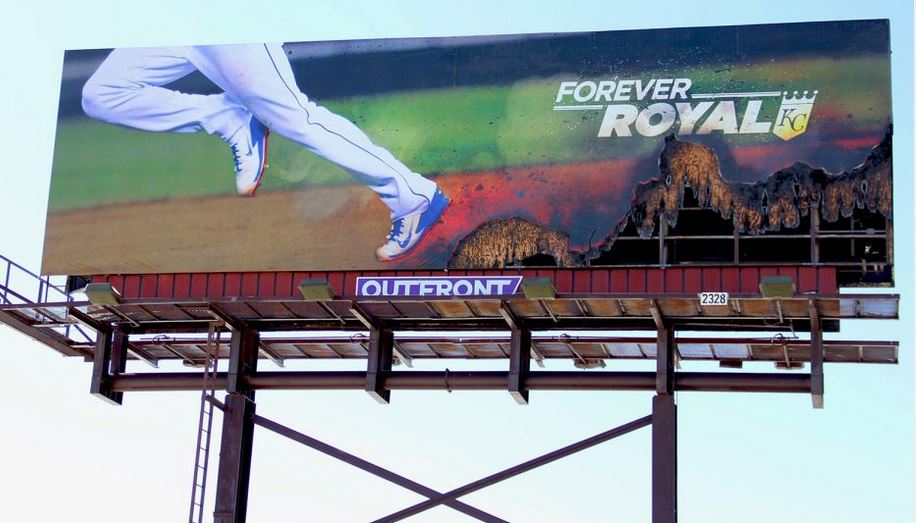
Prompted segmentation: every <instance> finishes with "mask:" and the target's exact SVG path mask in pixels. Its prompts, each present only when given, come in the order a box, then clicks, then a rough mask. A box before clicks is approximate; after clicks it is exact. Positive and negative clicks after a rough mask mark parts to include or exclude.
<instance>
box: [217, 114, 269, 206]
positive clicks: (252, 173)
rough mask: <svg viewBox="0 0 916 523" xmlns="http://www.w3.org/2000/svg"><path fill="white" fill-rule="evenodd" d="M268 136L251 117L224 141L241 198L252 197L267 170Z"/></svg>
mask: <svg viewBox="0 0 916 523" xmlns="http://www.w3.org/2000/svg"><path fill="white" fill-rule="evenodd" d="M269 136H270V129H268V128H267V127H265V126H264V125H263V124H262V123H261V122H259V121H258V119H257V118H255V117H253V116H252V117H251V121H250V122H249V123H248V125H244V126H242V128H241V129H239V130H238V131H236V132H235V134H233V135H232V136H230V137H229V138H227V139H226V142H227V143H228V144H229V148H230V149H232V157H233V161H234V162H235V187H236V189H237V190H238V193H239V195H241V196H254V193H255V191H257V190H258V186H259V185H261V180H262V179H263V178H264V170H265V169H266V168H267V139H268V137H269Z"/></svg>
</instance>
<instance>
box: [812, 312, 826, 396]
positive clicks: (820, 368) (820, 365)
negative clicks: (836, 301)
mask: <svg viewBox="0 0 916 523" xmlns="http://www.w3.org/2000/svg"><path fill="white" fill-rule="evenodd" d="M808 316H809V317H810V319H811V405H812V406H813V407H814V408H815V409H822V408H824V334H823V330H822V328H821V318H820V315H819V314H818V313H817V304H815V302H814V300H809V301H808Z"/></svg>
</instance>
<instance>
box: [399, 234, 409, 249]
mask: <svg viewBox="0 0 916 523" xmlns="http://www.w3.org/2000/svg"><path fill="white" fill-rule="evenodd" d="M412 238H413V235H412V234H410V235H408V236H407V238H404V241H402V242H398V247H400V248H402V249H406V248H407V246H408V245H410V240H411V239H412Z"/></svg>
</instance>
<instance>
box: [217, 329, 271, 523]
mask: <svg viewBox="0 0 916 523" xmlns="http://www.w3.org/2000/svg"><path fill="white" fill-rule="evenodd" d="M259 344H260V335H259V334H258V332H257V331H254V330H249V329H241V330H234V331H233V332H232V342H231V345H230V347H231V349H230V350H231V353H230V355H229V371H228V377H227V382H226V391H227V392H228V393H229V394H228V395H226V408H225V410H224V411H223V433H222V440H221V441H220V450H219V472H218V477H217V480H216V507H215V509H214V511H213V521H214V523H244V522H245V518H246V517H247V512H248V484H249V479H250V477H251V449H252V443H253V441H254V420H253V416H254V412H255V403H254V390H252V389H251V388H250V387H249V386H248V383H247V380H246V376H247V375H249V374H251V373H253V372H255V371H256V370H257V365H258V346H259Z"/></svg>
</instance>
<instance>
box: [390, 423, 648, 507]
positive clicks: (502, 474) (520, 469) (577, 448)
mask: <svg viewBox="0 0 916 523" xmlns="http://www.w3.org/2000/svg"><path fill="white" fill-rule="evenodd" d="M651 423H652V416H645V417H642V418H639V419H637V420H634V421H631V422H629V423H627V424H624V425H621V426H619V427H616V428H613V429H611V430H608V431H605V432H602V433H601V434H596V435H595V436H592V437H590V438H586V439H584V440H582V441H578V442H576V443H573V444H572V445H567V446H565V447H563V448H561V449H558V450H555V451H553V452H548V453H547V454H544V455H543V456H539V457H537V458H534V459H532V460H529V461H526V462H524V463H522V464H520V465H516V466H514V467H509V468H507V469H505V470H501V471H499V472H497V473H495V474H491V475H489V476H487V477H485V478H483V479H479V480H477V481H474V482H472V483H468V484H467V485H464V486H461V487H458V488H456V489H453V490H450V491H448V492H446V493H445V494H442V495H440V496H437V497H434V498H431V499H428V500H426V501H423V502H420V503H417V504H416V505H412V506H410V507H407V508H405V509H403V510H399V511H398V512H395V513H394V514H391V515H389V516H386V517H383V518H380V519H377V520H375V521H374V522H373V523H393V522H395V521H401V520H402V519H406V518H409V517H410V516H413V515H415V514H419V513H420V512H424V511H427V510H429V509H431V508H434V507H437V506H439V505H442V504H444V503H446V502H448V501H454V500H456V499H458V498H460V497H462V496H466V495H468V494H471V493H472V492H477V491H478V490H481V489H484V488H486V487H489V486H491V485H495V484H497V483H499V482H501V481H505V480H507V479H510V478H514V477H515V476H518V475H519V474H523V473H525V472H528V471H529V470H533V469H536V468H538V467H540V466H542V465H547V464H548V463H553V462H554V461H556V460H558V459H561V458H565V457H566V456H571V455H573V454H575V453H577V452H581V451H583V450H585V449H589V448H591V447H594V446H595V445H598V444H600V443H604V442H605V441H608V440H611V439H614V438H616V437H618V436H623V435H624V434H629V433H630V432H633V431H634V430H637V429H641V428H643V427H646V426H648V425H650V424H651Z"/></svg>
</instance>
